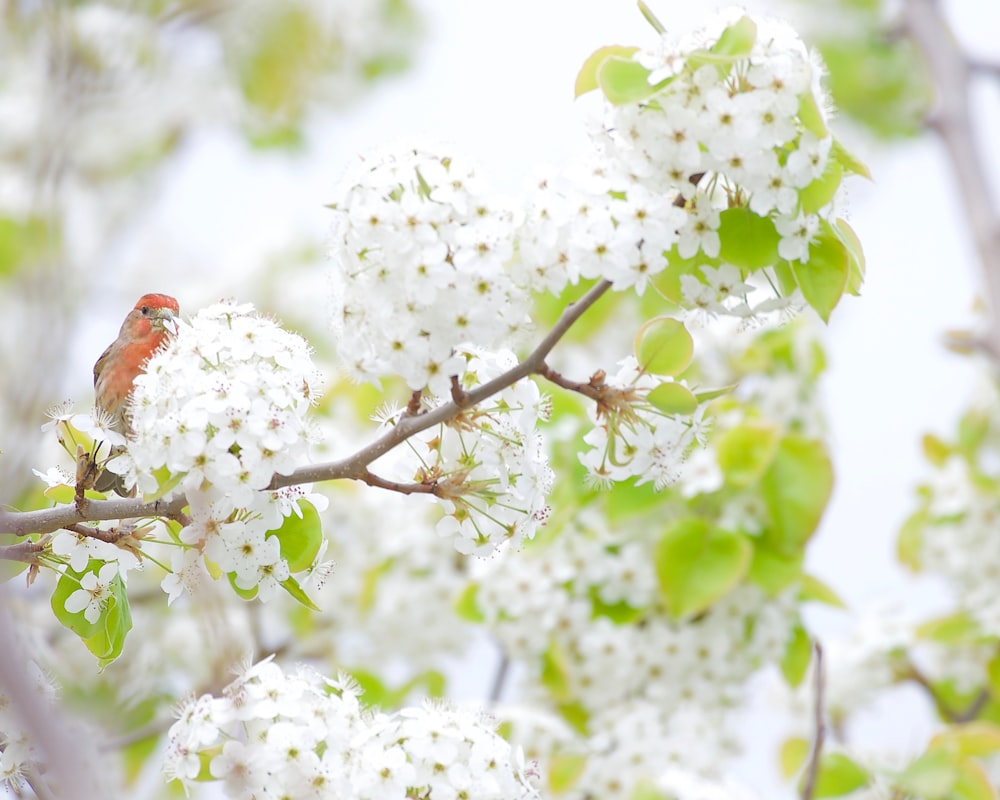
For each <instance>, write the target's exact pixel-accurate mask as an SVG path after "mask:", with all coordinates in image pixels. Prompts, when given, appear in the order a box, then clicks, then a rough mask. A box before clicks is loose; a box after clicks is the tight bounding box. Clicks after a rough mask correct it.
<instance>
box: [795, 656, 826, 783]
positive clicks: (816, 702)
mask: <svg viewBox="0 0 1000 800" xmlns="http://www.w3.org/2000/svg"><path fill="white" fill-rule="evenodd" d="M825 690H826V676H825V675H824V674H823V646H822V645H821V644H820V643H819V641H818V640H817V641H815V642H813V725H814V727H815V732H814V734H813V742H812V748H811V749H810V751H809V761H808V762H807V763H806V773H805V778H804V779H803V781H802V795H801V797H802V800H812V798H813V794H814V793H815V792H816V779H817V778H818V777H819V762H820V759H821V758H822V756H823V741H824V740H825V739H826V708H825V706H826V703H825V701H824V697H823V695H824V692H825Z"/></svg>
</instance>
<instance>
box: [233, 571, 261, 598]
mask: <svg viewBox="0 0 1000 800" xmlns="http://www.w3.org/2000/svg"><path fill="white" fill-rule="evenodd" d="M226 577H227V578H229V585H230V586H232V587H233V591H234V592H236V594H237V595H239V596H240V597H241V598H243V599H244V600H253V599H254V598H255V597H256V596H257V586H256V585H254V586H251V587H250V588H249V589H243V588H241V587H240V586H238V585H237V584H236V573H235V572H227V573H226Z"/></svg>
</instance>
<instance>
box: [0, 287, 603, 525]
mask: <svg viewBox="0 0 1000 800" xmlns="http://www.w3.org/2000/svg"><path fill="white" fill-rule="evenodd" d="M610 288H611V283H610V282H609V281H601V282H600V283H598V284H596V285H594V286H593V287H592V288H591V289H590V290H589V291H588V292H587V293H586V294H585V295H584V296H583V297H581V298H580V299H579V300H577V301H576V302H575V303H572V304H571V305H569V306H568V307H567V308H566V309H565V311H563V314H562V316H561V317H560V318H559V319H558V321H557V322H556V324H555V325H554V326H553V327H552V330H550V331H549V332H548V334H547V335H546V336H545V338H544V339H542V341H541V342H539V344H538V346H537V347H536V348H535V349H534V350H533V351H532V352H531V353H530V354H529V355H528V356H527V357H526V358H525V359H524V360H523V361H521V362H520V363H518V364H516V365H515V366H513V367H511V369H509V370H507V371H506V372H504V373H503V374H501V375H498V376H497V377H496V378H494V379H493V380H491V381H488V382H487V383H484V384H482V385H480V386H477V387H476V388H475V389H472V390H470V391H468V392H464V393H463V399H464V403H463V404H461V405H460V404H459V403H456V402H455V401H454V400H452V401H451V402H449V403H444V404H442V405H440V406H437V407H436V408H433V409H430V410H427V411H422V412H421V411H420V392H414V393H413V395H412V397H411V399H410V404H409V405H408V406H407V413H406V414H404V415H403V417H402V418H401V419H400V420H399V422H397V423H396V425H395V426H394V427H393V428H392V429H391V430H389V431H388V432H386V433H385V434H384V435H383V436H381V437H380V438H378V439H376V440H375V441H374V442H372V443H371V444H369V445H368V446H366V447H363V448H362V449H361V450H358V451H357V452H356V453H354V454H353V455H351V456H348V457H347V458H344V459H341V460H339V461H330V462H327V463H324V464H311V465H309V466H305V467H300V468H299V469H297V470H295V471H294V472H293V473H291V474H290V475H275V476H274V480H272V481H271V485H270V487H269V488H271V489H280V488H282V487H284V486H295V485H298V484H301V483H315V482H318V481H331V480H344V479H347V480H360V481H364V480H365V479H366V478H370V477H372V475H371V473H370V472H369V471H368V466H369V465H370V464H371V463H372V462H373V461H375V460H376V459H378V458H380V457H381V456H383V455H385V454H386V453H387V452H389V451H390V450H392V449H393V448H394V447H396V446H397V445H399V444H401V443H402V442H404V441H406V440H407V439H408V438H410V437H411V436H413V435H414V434H416V433H420V432H421V431H424V430H427V429H428V428H432V427H434V426H435V425H439V424H441V423H442V422H446V421H448V420H449V419H451V418H453V417H455V416H457V415H458V414H460V413H461V412H462V411H463V409H465V408H468V407H469V406H473V405H476V404H478V403H481V402H482V401H483V400H485V399H487V398H488V397H492V396H493V395H495V394H497V393H498V392H500V391H502V390H503V389H506V388H507V387H508V386H511V385H513V384H514V383H516V382H517V381H519V380H521V379H522V378H525V377H527V376H528V375H531V374H533V373H535V372H537V371H538V369H539V367H540V366H541V365H542V364H544V363H545V359H546V358H547V357H548V355H549V353H550V352H552V348H553V347H555V346H556V344H557V343H558V342H559V340H560V339H561V338H562V337H563V336H564V335H565V334H566V332H567V331H568V330H569V329H570V327H571V326H572V325H573V323H575V322H576V321H577V320H578V319H579V318H580V317H581V316H582V315H583V313H584V312H585V311H586V310H587V309H588V308H590V307H591V306H592V305H593V304H594V303H596V302H597V300H598V299H599V298H600V297H601V295H603V294H604V293H605V292H607V291H608V289H610ZM397 491H398V489H397ZM421 491H423V490H421ZM186 504H187V500H186V499H185V498H184V497H183V496H180V497H174V498H172V499H169V500H156V501H153V502H145V501H143V500H142V499H141V498H122V499H115V500H90V501H89V502H87V504H86V506H84V507H82V508H80V507H77V506H75V505H58V506H55V507H53V508H46V509H41V510H39V511H10V510H7V509H3V508H0V533H12V534H15V535H17V536H26V535H28V534H29V533H48V532H51V531H55V530H58V529H59V528H71V527H72V526H73V525H76V524H79V523H81V522H96V521H99V520H111V519H137V518H140V517H171V518H179V517H180V515H181V514H182V511H183V509H184V506H185V505H186Z"/></svg>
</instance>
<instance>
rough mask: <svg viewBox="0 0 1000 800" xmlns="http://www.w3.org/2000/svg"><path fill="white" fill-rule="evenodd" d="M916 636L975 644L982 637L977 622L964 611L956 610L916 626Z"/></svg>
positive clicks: (944, 642)
mask: <svg viewBox="0 0 1000 800" xmlns="http://www.w3.org/2000/svg"><path fill="white" fill-rule="evenodd" d="M916 634H917V636H919V637H920V638H921V639H930V640H931V641H935V642H940V643H941V644H975V643H977V642H979V641H981V640H982V639H983V631H982V629H981V628H980V627H979V623H978V622H976V620H975V619H974V618H973V617H972V616H971V615H969V613H968V612H966V611H956V612H955V613H954V614H948V615H946V616H943V617H938V618H936V619H931V620H928V621H927V622H924V623H922V624H920V625H918V626H917V630H916Z"/></svg>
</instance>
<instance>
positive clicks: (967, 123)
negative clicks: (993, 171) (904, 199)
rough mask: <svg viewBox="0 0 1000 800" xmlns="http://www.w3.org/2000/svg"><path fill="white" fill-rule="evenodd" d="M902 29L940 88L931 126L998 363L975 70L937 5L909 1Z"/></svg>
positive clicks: (998, 304) (996, 241)
mask: <svg viewBox="0 0 1000 800" xmlns="http://www.w3.org/2000/svg"><path fill="white" fill-rule="evenodd" d="M903 25H904V27H905V30H906V31H907V32H908V33H909V35H910V37H911V38H912V39H913V40H914V42H916V44H917V46H918V47H919V48H920V49H921V50H922V51H923V54H924V57H925V58H926V59H927V64H928V66H929V67H930V70H931V74H932V75H933V77H934V82H935V84H936V88H937V107H936V109H935V113H934V118H933V119H932V121H931V127H933V128H934V129H935V130H936V131H937V133H938V135H939V136H940V137H941V141H942V142H943V143H944V146H945V150H946V151H947V153H948V157H949V159H950V160H951V165H952V169H953V171H954V173H955V178H956V180H957V182H958V190H959V193H960V194H961V197H962V202H963V205H964V208H965V217H966V219H968V221H969V226H970V228H971V229H972V236H973V239H974V241H975V243H976V249H977V251H978V253H979V261H980V264H981V267H982V270H983V277H984V278H985V280H986V292H987V294H988V297H989V304H990V310H991V311H992V318H991V321H990V328H989V331H988V333H987V334H986V337H985V341H983V342H982V343H981V346H982V347H983V348H984V349H986V350H987V351H988V352H989V353H990V354H991V355H992V356H993V358H994V360H996V361H1000V214H998V212H997V208H996V206H995V204H994V202H993V197H992V194H991V192H990V187H989V185H988V184H987V181H986V174H987V170H986V169H985V163H984V161H983V158H982V152H981V148H980V147H979V143H978V142H977V141H976V137H975V136H974V134H973V124H972V115H971V113H970V109H969V80H970V77H971V74H972V69H971V67H970V64H969V62H968V61H967V60H966V58H965V56H964V55H963V53H962V52H961V51H960V50H959V48H958V45H957V44H956V41H955V38H954V35H953V34H952V32H951V30H950V28H949V26H948V23H947V21H946V20H945V18H944V16H943V15H942V12H941V4H940V3H938V2H935V0H908V1H907V3H906V4H905V6H904V9H903Z"/></svg>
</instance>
